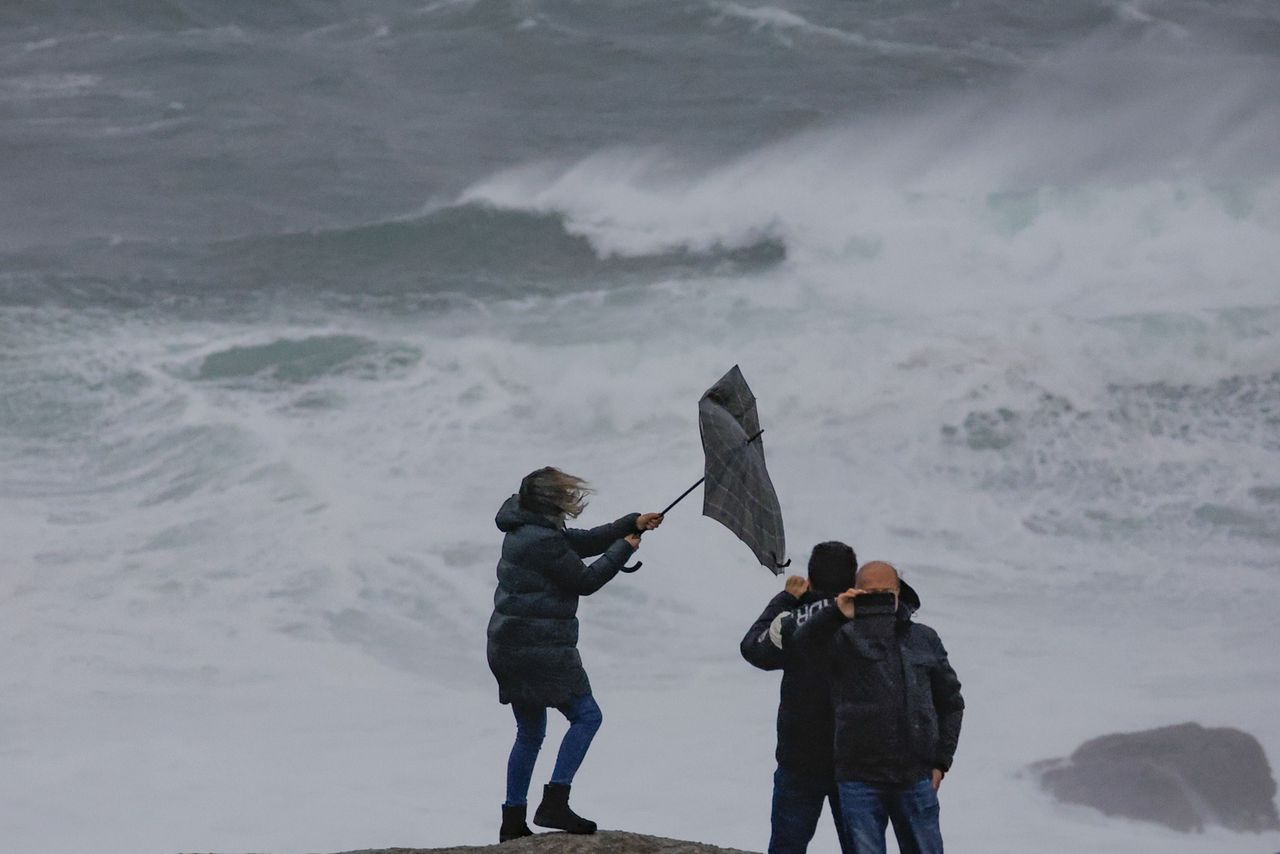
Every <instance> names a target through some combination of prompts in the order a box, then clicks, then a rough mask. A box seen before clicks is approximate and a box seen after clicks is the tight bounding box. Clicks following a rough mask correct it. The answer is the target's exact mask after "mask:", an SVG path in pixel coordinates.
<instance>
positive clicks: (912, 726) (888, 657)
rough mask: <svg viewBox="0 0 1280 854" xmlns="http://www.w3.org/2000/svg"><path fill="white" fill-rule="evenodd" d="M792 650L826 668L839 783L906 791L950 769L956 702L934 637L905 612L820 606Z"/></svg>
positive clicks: (951, 674)
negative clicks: (846, 611) (850, 614)
mask: <svg viewBox="0 0 1280 854" xmlns="http://www.w3.org/2000/svg"><path fill="white" fill-rule="evenodd" d="M793 643H794V645H795V646H796V647H797V648H798V649H799V650H801V651H803V652H804V653H806V654H809V655H812V656H816V657H818V658H819V660H824V661H827V662H829V666H830V668H831V674H832V683H831V700H832V708H833V711H834V713H835V774H836V779H837V780H839V781H856V782H862V783H879V784H885V785H909V784H912V783H915V782H918V781H919V780H921V779H923V778H926V777H928V776H929V774H930V773H931V772H932V771H933V769H935V768H940V769H942V770H943V771H946V770H948V769H950V768H951V761H952V758H953V757H954V756H955V751H956V744H957V742H958V741H959V739H960V723H961V720H962V718H963V716H964V697H963V696H961V694H960V680H959V679H957V678H956V673H955V671H954V670H953V669H952V668H951V664H950V662H949V661H948V660H947V651H946V649H944V648H943V646H942V641H941V640H940V639H939V638H938V634H937V632H935V631H934V630H933V629H931V628H929V627H928V626H925V625H922V624H920V623H916V622H913V621H912V619H911V610H910V609H909V608H907V607H906V606H905V605H902V606H899V608H898V611H897V613H896V614H895V613H893V612H892V610H891V609H885V610H884V612H883V613H879V612H876V611H875V610H873V609H868V611H867V613H863V612H862V611H855V614H854V619H852V620H845V618H844V615H843V614H841V613H840V611H839V610H838V609H836V608H828V609H825V610H824V611H822V612H821V613H820V614H818V615H817V616H816V617H815V618H814V619H812V620H810V621H809V622H808V623H807V624H806V625H805V626H804V627H802V628H801V629H800V630H798V631H797V632H796V635H795V637H794V638H793Z"/></svg>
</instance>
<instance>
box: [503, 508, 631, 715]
mask: <svg viewBox="0 0 1280 854" xmlns="http://www.w3.org/2000/svg"><path fill="white" fill-rule="evenodd" d="M639 515H640V514H638V513H632V514H630V515H628V516H623V517H622V518H621V519H619V520H618V521H616V522H612V523H610V524H608V525H601V526H600V527H598V528H592V529H591V530H589V531H580V530H574V529H572V528H563V527H561V526H560V525H559V524H557V523H556V522H554V521H552V520H551V519H549V518H547V517H546V516H542V515H540V514H537V513H533V512H531V511H529V510H525V509H524V508H523V507H521V506H520V501H519V498H518V497H517V496H514V495H513V496H511V497H510V498H509V499H507V501H506V503H504V504H503V505H502V509H501V510H499V511H498V515H497V518H496V519H495V520H494V521H495V522H496V523H497V525H498V530H500V531H502V532H503V533H505V534H506V537H505V538H504V539H503V541H502V558H501V559H500V560H499V561H498V589H497V590H496V591H495V592H494V594H493V616H492V617H491V618H490V619H489V650H488V652H489V669H490V670H492V671H493V675H494V676H495V677H496V678H497V680H498V700H499V701H500V702H502V703H519V704H527V705H534V706H543V707H552V706H561V705H564V704H565V703H567V702H569V701H570V700H572V699H573V698H574V697H581V696H583V695H585V694H590V693H591V683H590V682H589V681H588V680H587V672H586V670H584V669H583V667H582V657H581V656H579V655H578V617H577V614H578V597H579V596H589V595H591V594H592V593H595V592H596V591H597V590H599V589H600V588H601V587H603V586H604V585H605V584H607V583H608V582H609V580H610V579H611V578H613V577H614V576H615V575H617V574H618V571H619V570H620V569H622V567H623V565H624V564H625V563H626V562H627V559H628V558H630V557H631V554H632V552H633V551H634V549H632V548H631V544H630V543H628V542H627V541H626V540H624V539H622V538H623V537H625V536H627V535H628V534H632V533H635V530H636V517H637V516H639ZM594 555H602V556H601V557H600V558H599V559H597V560H596V561H594V562H593V563H592V564H591V565H590V566H588V565H586V564H585V563H583V561H582V559H583V558H585V557H592V556H594Z"/></svg>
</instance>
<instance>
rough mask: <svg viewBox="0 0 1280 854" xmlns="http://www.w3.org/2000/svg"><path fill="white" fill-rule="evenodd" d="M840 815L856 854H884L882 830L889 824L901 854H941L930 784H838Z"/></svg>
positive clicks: (934, 802)
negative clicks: (891, 826) (890, 823)
mask: <svg viewBox="0 0 1280 854" xmlns="http://www.w3.org/2000/svg"><path fill="white" fill-rule="evenodd" d="M840 811H841V814H842V815H843V816H844V829H845V832H846V833H848V834H849V837H850V838H851V839H852V840H853V847H854V850H855V851H857V852H858V854H885V842H884V830H885V825H886V823H888V822H890V821H891V822H893V835H894V836H896V837H898V850H899V851H901V852H902V854H942V827H941V825H940V824H939V823H938V793H937V792H935V791H934V789H933V781H931V780H921V781H920V782H919V783H916V784H915V785H914V786H906V787H893V786H873V785H871V784H869V783H841V784H840Z"/></svg>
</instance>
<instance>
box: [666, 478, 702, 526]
mask: <svg viewBox="0 0 1280 854" xmlns="http://www.w3.org/2000/svg"><path fill="white" fill-rule="evenodd" d="M704 480H706V478H705V477H700V478H698V482H697V483H695V484H694V485H693V486H691V487H689V488H688V489H686V490H685V491H684V492H682V493H680V497H679V498H677V499H676V500H675V501H672V502H671V503H670V504H668V505H667V508H666V510H663V511H662V515H663V516H665V515H667V511H668V510H670V509H671V508H672V507H675V506H676V505H677V504H679V503H680V502H681V501H684V500H685V498H687V497H688V495H689V493H690V492H693V491H694V490H695V489H697V488H698V487H699V486H702V482H703V481H704Z"/></svg>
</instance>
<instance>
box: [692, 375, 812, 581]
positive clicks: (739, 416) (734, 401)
mask: <svg viewBox="0 0 1280 854" xmlns="http://www.w3.org/2000/svg"><path fill="white" fill-rule="evenodd" d="M698 428H699V430H700V431H701V433H702V450H703V452H704V453H705V455H706V468H705V478H704V479H705V481H706V486H705V488H704V490H703V498H702V514H703V515H704V516H709V517H711V518H712V519H715V520H716V521H717V522H719V523H720V524H722V525H724V526H725V527H726V528H728V529H729V530H730V531H733V533H734V534H736V535H737V537H738V539H740V540H742V541H743V542H744V543H746V544H747V545H748V546H750V548H751V551H752V552H754V553H755V556H756V559H757V560H759V561H760V563H761V565H762V566H764V567H765V568H766V569H768V570H770V571H772V572H773V573H774V574H775V575H780V574H781V573H782V570H783V568H785V567H786V566H787V564H789V563H790V561H786V562H785V563H784V562H783V561H784V559H785V558H786V554H787V542H786V537H785V535H784V534H783V530H782V508H781V507H780V506H779V505H778V493H777V492H775V491H774V488H773V481H771V480H770V479H769V470H768V469H767V468H765V464H764V443H763V440H762V439H761V437H760V434H761V433H763V432H764V431H763V430H761V429H760V416H759V415H758V414H757V413H756V397H755V395H754V394H752V393H751V388H750V387H749V386H748V385H747V380H746V378H745V377H743V376H742V371H741V370H740V369H739V368H738V366H737V365H734V366H733V368H732V369H731V370H730V371H729V373H727V374H725V375H724V376H723V377H721V378H720V380H719V381H718V382H717V383H716V384H715V385H713V386H712V387H711V388H709V389H707V391H706V393H705V394H703V395H702V399H701V400H699V401H698Z"/></svg>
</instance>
